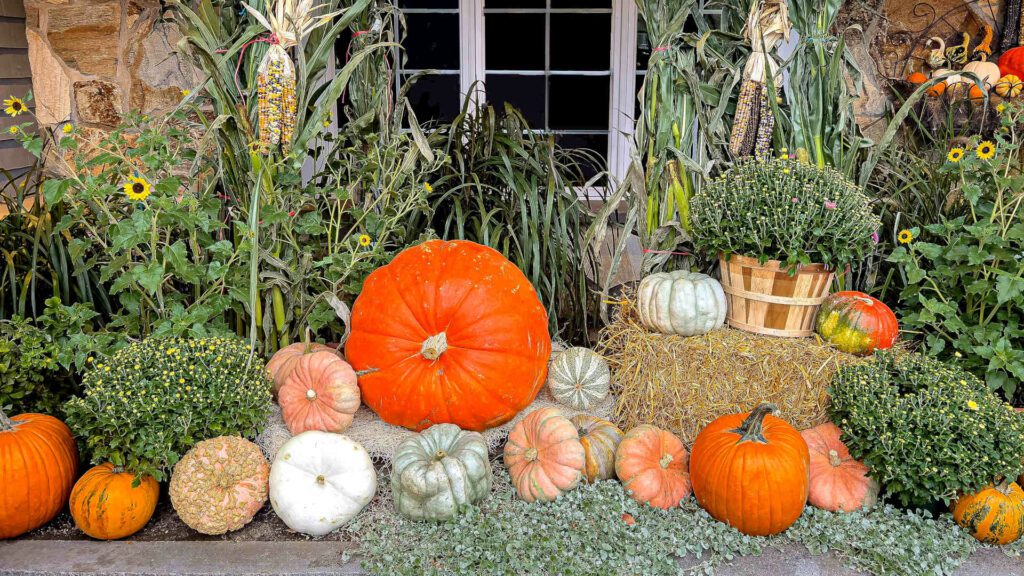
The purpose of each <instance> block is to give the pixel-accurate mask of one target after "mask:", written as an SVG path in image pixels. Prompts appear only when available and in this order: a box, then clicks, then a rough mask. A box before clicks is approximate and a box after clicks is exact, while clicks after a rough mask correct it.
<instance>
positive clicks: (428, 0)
mask: <svg viewBox="0 0 1024 576" xmlns="http://www.w3.org/2000/svg"><path fill="white" fill-rule="evenodd" d="M398 7H399V8H454V9H456V10H458V8H459V0H398Z"/></svg>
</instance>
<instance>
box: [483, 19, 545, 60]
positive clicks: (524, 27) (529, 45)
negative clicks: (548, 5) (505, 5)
mask: <svg viewBox="0 0 1024 576" xmlns="http://www.w3.org/2000/svg"><path fill="white" fill-rule="evenodd" d="M484 26H486V31H487V45H486V47H485V49H486V53H487V62H486V64H487V69H488V70H543V69H544V15H543V14H486V15H485V16H484Z"/></svg>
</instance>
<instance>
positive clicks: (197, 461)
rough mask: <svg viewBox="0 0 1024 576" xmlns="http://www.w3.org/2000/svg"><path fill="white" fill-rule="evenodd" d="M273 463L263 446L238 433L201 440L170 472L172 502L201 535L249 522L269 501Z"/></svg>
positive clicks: (224, 530)
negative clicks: (265, 455)
mask: <svg viewBox="0 0 1024 576" xmlns="http://www.w3.org/2000/svg"><path fill="white" fill-rule="evenodd" d="M269 480H270V465H269V464H267V460H266V458H264V457H263V453H262V452H261V451H260V448H259V446H257V445H255V444H253V443H252V442H250V441H248V440H246V439H244V438H241V437H239V436H219V437H217V438H211V439H209V440H203V441H202V442H200V443H198V444H196V445H195V446H193V447H192V449H191V450H189V451H188V452H187V453H185V456H183V457H182V458H181V460H180V461H179V462H178V464H177V465H175V466H174V474H172V475H171V487H170V494H171V505H173V506H174V510H175V512H177V513H178V516H179V517H181V520H182V522H184V523H185V524H187V525H188V526H189V527H191V528H192V529H194V530H196V531H197V532H201V533H203V534H211V535H216V534H224V533H225V532H230V531H232V530H238V529H239V528H241V527H242V526H245V525H246V524H248V523H249V522H250V521H251V520H252V519H253V516H255V515H256V513H257V512H259V510H260V508H262V507H263V504H264V503H266V501H267V493H268V490H269Z"/></svg>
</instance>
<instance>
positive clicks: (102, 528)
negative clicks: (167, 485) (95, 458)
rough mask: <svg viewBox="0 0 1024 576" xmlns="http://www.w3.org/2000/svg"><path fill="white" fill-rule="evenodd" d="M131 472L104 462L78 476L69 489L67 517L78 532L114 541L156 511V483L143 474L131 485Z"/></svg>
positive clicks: (133, 477) (134, 530)
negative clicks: (73, 520)
mask: <svg viewBox="0 0 1024 576" xmlns="http://www.w3.org/2000/svg"><path fill="white" fill-rule="evenodd" d="M134 481H135V475H134V474H131V473H129V472H125V471H124V470H122V469H120V468H115V467H114V465H113V464H111V463H109V462H108V463H106V464H100V465H99V466H94V467H93V468H92V469H90V470H89V471H88V472H86V473H85V474H83V475H82V477H81V478H79V479H78V482H77V483H76V484H75V488H74V490H72V491H71V503H70V504H71V517H72V518H74V519H75V526H78V529H79V530H81V531H82V532H85V533H86V534H88V535H89V536H92V537H93V538H96V539H98V540H117V539H119V538H126V537H128V536H131V535H132V534H135V533H136V532H138V531H139V530H142V527H143V526H145V525H146V523H147V522H149V519H150V518H152V517H153V511H154V510H156V500H157V497H158V496H159V495H160V484H159V483H157V481H156V480H155V479H154V478H153V477H152V476H143V477H142V478H141V481H140V483H139V485H138V486H135V487H132V483H133V482H134Z"/></svg>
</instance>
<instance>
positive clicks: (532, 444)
mask: <svg viewBox="0 0 1024 576" xmlns="http://www.w3.org/2000/svg"><path fill="white" fill-rule="evenodd" d="M585 465H586V452H585V451H584V449H583V444H581V443H580V435H579V433H578V432H577V431H576V427H575V426H573V424H572V422H570V421H569V419H568V418H565V417H564V416H562V415H561V414H559V412H558V410H557V409H555V408H540V409H538V410H534V411H533V412H531V413H530V414H528V415H527V416H526V418H523V419H522V420H521V421H520V422H519V423H517V424H516V425H515V426H514V427H513V428H512V431H511V432H510V433H509V435H508V442H507V443H506V444H505V467H506V468H508V473H509V475H510V476H511V477H512V485H513V486H514V487H515V489H516V493H517V494H519V497H520V498H522V499H523V500H525V501H527V502H537V501H540V502H551V501H552V500H554V499H555V498H558V497H559V496H561V495H562V494H564V493H565V492H568V491H569V490H572V489H573V488H575V487H576V486H577V485H578V484H579V483H580V481H581V480H582V479H583V468H584V466H585Z"/></svg>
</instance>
